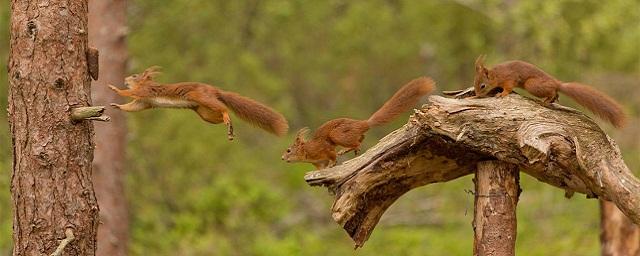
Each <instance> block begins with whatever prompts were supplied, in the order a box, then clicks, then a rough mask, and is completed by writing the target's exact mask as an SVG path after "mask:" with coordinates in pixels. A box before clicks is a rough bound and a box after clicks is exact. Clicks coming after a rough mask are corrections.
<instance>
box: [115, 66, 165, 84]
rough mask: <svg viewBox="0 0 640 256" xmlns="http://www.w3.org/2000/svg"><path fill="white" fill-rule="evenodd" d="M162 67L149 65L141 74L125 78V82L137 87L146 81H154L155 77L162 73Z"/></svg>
mask: <svg viewBox="0 0 640 256" xmlns="http://www.w3.org/2000/svg"><path fill="white" fill-rule="evenodd" d="M159 69H160V67H158V66H152V67H148V68H147V69H145V70H144V71H142V73H140V74H133V75H130V76H128V77H127V78H125V79H124V84H125V85H126V86H127V87H129V88H135V87H137V86H140V85H145V84H146V83H149V82H153V78H154V77H155V76H157V75H159V74H160V71H158V70H159Z"/></svg>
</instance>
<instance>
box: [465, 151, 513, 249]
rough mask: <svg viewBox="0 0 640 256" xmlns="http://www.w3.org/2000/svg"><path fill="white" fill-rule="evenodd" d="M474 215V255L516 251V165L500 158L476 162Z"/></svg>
mask: <svg viewBox="0 0 640 256" xmlns="http://www.w3.org/2000/svg"><path fill="white" fill-rule="evenodd" d="M474 183H475V188H476V191H475V207H474V215H473V231H474V235H475V237H474V239H473V255H479V256H492V255H500V256H506V255H515V254H516V233H517V230H516V227H517V223H516V205H517V204H518V197H519V196H520V191H521V190H520V175H519V172H518V166H516V165H514V164H507V163H504V162H501V161H484V162H480V163H478V169H477V170H476V177H475V179H474Z"/></svg>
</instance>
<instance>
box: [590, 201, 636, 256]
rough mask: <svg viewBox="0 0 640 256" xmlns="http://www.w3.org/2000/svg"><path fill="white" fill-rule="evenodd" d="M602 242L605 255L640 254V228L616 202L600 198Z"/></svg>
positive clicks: (626, 255) (630, 255) (629, 255)
mask: <svg viewBox="0 0 640 256" xmlns="http://www.w3.org/2000/svg"><path fill="white" fill-rule="evenodd" d="M600 214H601V223H600V225H601V232H602V233H600V242H601V245H602V248H601V249H602V255H603V256H618V255H625V256H640V228H638V225H636V224H633V222H631V220H629V218H627V216H625V215H624V214H623V213H622V212H621V211H620V210H619V209H618V207H616V205H615V204H613V203H611V202H608V201H604V200H600Z"/></svg>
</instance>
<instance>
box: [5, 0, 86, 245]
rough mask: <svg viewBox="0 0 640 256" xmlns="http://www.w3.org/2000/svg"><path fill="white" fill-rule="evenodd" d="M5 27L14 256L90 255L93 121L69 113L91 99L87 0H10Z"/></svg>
mask: <svg viewBox="0 0 640 256" xmlns="http://www.w3.org/2000/svg"><path fill="white" fill-rule="evenodd" d="M10 27H11V39H10V55H9V65H8V69H9V85H10V86H9V121H10V129H11V134H12V146H13V173H12V178H11V195H12V200H13V215H14V220H13V241H14V248H13V255H43V254H51V253H53V252H54V251H56V249H59V250H58V251H59V252H62V253H63V254H64V255H93V254H94V253H95V249H96V233H97V229H98V204H97V203H96V198H95V195H94V191H93V185H92V183H91V160H92V159H93V147H94V145H93V141H92V136H93V134H92V133H93V125H92V124H91V122H90V121H73V120H71V118H70V114H71V111H72V109H73V108H76V107H83V106H89V105H91V99H90V86H91V82H90V78H89V73H88V65H87V52H88V48H87V1H62V0H50V1H47V2H42V1H19V0H12V1H11V25H10ZM64 245H66V246H64Z"/></svg>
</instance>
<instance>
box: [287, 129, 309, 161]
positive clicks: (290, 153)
mask: <svg viewBox="0 0 640 256" xmlns="http://www.w3.org/2000/svg"><path fill="white" fill-rule="evenodd" d="M307 133H309V128H307V127H304V128H302V129H300V130H298V133H297V134H296V139H295V141H293V144H292V145H291V146H290V147H289V148H287V151H285V152H284V154H282V160H285V161H287V162H289V163H292V162H301V161H304V160H306V152H305V149H304V144H305V143H306V141H305V137H306V135H307Z"/></svg>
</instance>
